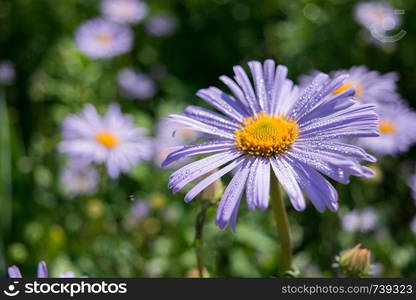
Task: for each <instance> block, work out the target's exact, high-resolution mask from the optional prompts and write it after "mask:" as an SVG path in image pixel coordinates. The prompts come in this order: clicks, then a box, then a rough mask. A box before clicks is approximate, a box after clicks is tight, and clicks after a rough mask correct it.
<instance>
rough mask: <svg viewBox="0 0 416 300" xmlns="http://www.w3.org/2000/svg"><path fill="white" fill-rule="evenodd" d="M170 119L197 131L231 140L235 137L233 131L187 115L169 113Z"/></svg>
mask: <svg viewBox="0 0 416 300" xmlns="http://www.w3.org/2000/svg"><path fill="white" fill-rule="evenodd" d="M169 119H170V120H172V121H173V122H176V123H179V124H181V125H184V126H186V127H187V128H189V129H192V130H195V131H200V132H203V133H208V134H210V135H214V136H219V137H223V138H226V139H231V140H234V139H235V136H234V134H233V133H230V132H227V131H225V130H222V129H220V128H218V127H214V126H210V125H207V124H205V123H202V122H200V121H197V120H194V119H192V118H190V117H187V116H182V115H176V114H173V115H169Z"/></svg>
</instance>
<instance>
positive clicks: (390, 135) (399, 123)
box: [357, 102, 416, 155]
mask: <svg viewBox="0 0 416 300" xmlns="http://www.w3.org/2000/svg"><path fill="white" fill-rule="evenodd" d="M377 113H378V114H379V117H380V122H379V125H378V127H379V129H380V136H379V137H377V138H360V139H358V140H357V144H358V145H359V146H361V147H363V148H365V149H368V150H371V151H372V152H374V153H376V154H379V155H386V154H398V153H402V152H405V151H407V150H408V149H409V148H410V146H411V145H412V144H414V143H415V142H416V131H415V130H409V128H413V127H414V124H415V123H416V113H415V112H414V111H412V110H410V109H409V108H408V107H407V106H405V105H404V104H403V103H400V102H397V103H392V104H385V105H379V106H378V107H377Z"/></svg>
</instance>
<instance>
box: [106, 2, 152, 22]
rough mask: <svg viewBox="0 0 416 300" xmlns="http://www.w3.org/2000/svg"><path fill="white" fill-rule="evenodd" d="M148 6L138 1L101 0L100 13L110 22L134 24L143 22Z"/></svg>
mask: <svg viewBox="0 0 416 300" xmlns="http://www.w3.org/2000/svg"><path fill="white" fill-rule="evenodd" d="M148 10H149V8H148V6H147V4H146V3H144V2H143V1H140V0H103V1H102V3H101V12H102V14H103V15H104V16H105V17H106V18H108V19H109V20H110V21H113V22H116V23H122V24H129V23H130V24H135V23H138V22H140V21H141V20H143V19H144V18H145V17H146V15H147V13H148Z"/></svg>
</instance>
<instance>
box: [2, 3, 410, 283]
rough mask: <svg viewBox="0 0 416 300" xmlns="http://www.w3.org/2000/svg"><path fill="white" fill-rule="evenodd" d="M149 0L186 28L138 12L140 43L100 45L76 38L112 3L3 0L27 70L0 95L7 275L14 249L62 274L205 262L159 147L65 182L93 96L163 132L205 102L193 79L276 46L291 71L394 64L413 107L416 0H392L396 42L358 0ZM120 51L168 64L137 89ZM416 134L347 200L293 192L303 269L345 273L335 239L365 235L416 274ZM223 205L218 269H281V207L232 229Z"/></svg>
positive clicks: (398, 268) (212, 254)
mask: <svg viewBox="0 0 416 300" xmlns="http://www.w3.org/2000/svg"><path fill="white" fill-rule="evenodd" d="M147 2H148V5H149V7H150V14H157V13H159V12H163V13H169V14H171V15H172V16H174V18H175V19H176V22H177V24H176V31H175V32H174V33H173V34H171V35H169V36H166V37H155V36H151V35H149V34H147V33H146V31H145V26H144V23H145V21H143V22H141V23H139V24H136V25H133V26H132V29H133V30H134V33H135V46H134V49H133V51H132V52H131V53H128V54H125V55H122V56H119V57H116V58H113V59H111V60H93V59H90V58H88V57H86V56H84V55H83V54H81V53H80V52H79V51H78V50H77V48H76V46H75V43H74V33H75V31H76V28H77V27H78V26H79V25H80V24H81V23H83V22H84V21H86V20H87V19H90V18H93V17H96V16H98V15H99V14H100V11H99V6H100V1H94V0H88V1H85V0H66V1H56V0H1V1H0V59H7V60H10V61H12V62H14V64H15V66H16V74H17V77H16V80H15V83H14V84H13V85H11V86H8V87H5V88H4V95H5V103H6V105H7V111H6V109H5V107H4V102H2V103H3V104H2V105H3V106H1V107H0V109H1V110H0V163H1V165H0V186H1V189H0V208H1V209H0V221H1V222H0V226H1V227H0V229H1V231H0V234H1V235H0V236H1V238H0V276H6V268H7V266H10V265H13V264H16V265H19V267H20V268H21V270H22V273H24V275H26V276H33V275H34V274H35V269H36V264H37V262H38V261H40V260H45V261H46V262H47V263H48V267H49V269H50V272H51V273H52V275H55V276H56V275H58V274H60V273H62V272H64V271H69V270H72V271H74V272H75V273H76V275H85V276H89V277H159V276H167V277H181V276H186V275H187V274H189V272H190V270H191V269H192V268H194V266H195V258H194V252H193V251H194V250H193V238H194V229H195V228H194V227H195V218H196V215H197V212H198V205H196V204H194V203H192V204H189V205H187V204H185V203H184V202H183V201H182V199H183V196H184V193H183V192H180V193H178V194H177V195H172V194H171V192H170V191H169V190H168V189H167V180H168V176H169V173H170V172H171V171H169V170H162V169H161V168H159V167H158V166H157V165H156V164H154V163H152V162H149V163H144V164H140V165H138V166H137V167H135V168H134V169H133V170H132V171H131V172H129V173H128V174H124V175H122V176H121V177H120V178H119V179H117V180H110V179H109V178H104V179H102V181H103V182H101V183H100V187H99V191H98V192H97V193H96V194H95V195H91V196H78V197H69V196H68V195H67V194H66V193H65V192H64V189H63V186H64V185H65V183H64V182H62V181H61V177H60V174H61V172H62V170H63V169H64V167H65V165H66V161H67V160H66V158H65V157H64V156H63V155H62V154H59V152H58V151H57V144H58V143H59V141H60V139H61V135H60V125H61V122H62V120H63V119H64V118H65V117H66V116H67V115H69V114H72V113H78V112H80V110H81V109H82V107H83V106H84V104H86V103H92V104H94V105H95V106H96V107H97V108H98V109H99V110H100V111H101V112H104V111H105V110H106V108H107V106H108V105H109V104H110V103H112V102H118V103H119V104H120V105H121V107H122V110H123V112H125V113H129V114H132V115H133V116H134V119H135V122H136V124H137V125H139V126H142V127H146V128H148V130H149V134H150V135H151V136H155V135H156V134H157V132H156V128H157V127H156V124H157V122H158V121H159V120H160V119H161V118H163V117H164V116H165V115H166V114H168V113H170V112H177V111H180V110H181V109H183V108H184V107H185V106H186V105H187V104H202V101H200V100H198V98H197V97H196V96H195V92H196V91H197V90H198V89H200V88H204V87H208V86H209V85H216V86H220V84H219V81H218V79H217V78H218V76H219V75H222V74H227V75H229V74H231V72H232V66H233V65H236V64H243V65H245V64H246V62H247V61H249V60H263V59H266V58H273V59H275V60H276V61H277V62H278V63H281V64H284V65H287V66H288V68H289V77H290V78H292V79H294V80H296V78H297V77H298V76H299V75H301V74H304V73H308V72H309V71H310V70H312V69H319V70H321V71H324V72H330V71H333V70H337V69H346V68H349V67H351V66H353V65H367V66H368V67H369V68H370V69H374V70H378V71H380V72H383V73H384V72H390V71H397V72H398V73H399V75H400V80H399V82H398V85H399V92H400V94H401V95H402V96H403V97H404V98H405V99H407V100H408V101H409V105H410V106H413V108H416V99H415V96H414V95H415V94H416V76H415V70H416V55H415V46H416V22H415V20H416V7H415V6H416V2H415V1H413V0H406V1H405V0H398V1H391V4H392V5H393V6H394V7H395V8H400V9H403V10H404V11H405V14H404V15H403V24H402V25H401V28H403V29H404V30H406V32H407V34H406V36H405V37H404V38H402V39H401V40H399V41H397V42H396V43H394V44H388V45H387V46H386V45H384V46H383V45H377V44H375V43H371V42H369V41H368V40H367V39H366V38H365V37H364V36H363V35H364V33H363V29H362V28H361V27H360V26H359V25H358V24H357V23H356V22H354V18H353V7H354V4H355V3H356V1H341V0H326V1H323V0H322V1H319V0H316V1H306V0H303V1H278V0H264V1H258V0H246V1H238V0H215V1H213V0H181V1H179V0H178V1H174V0H170V1H167V0H151V1H147ZM161 66H164V67H163V68H162V67H161ZM124 67H134V68H136V69H138V70H140V71H142V72H144V73H147V74H152V72H153V73H154V72H155V70H160V69H164V70H165V73H166V74H165V75H164V76H163V77H162V78H160V79H157V80H156V84H157V93H156V95H155V96H154V97H153V98H151V99H149V100H145V101H137V100H129V99H125V98H124V97H123V95H122V93H120V91H119V88H118V85H117V73H118V71H119V70H120V69H122V68H124ZM156 77H160V76H156ZM409 130H415V129H414V128H409ZM415 150H416V147H414V148H413V149H411V151H409V152H407V153H406V154H402V155H400V156H387V157H384V158H383V159H381V160H379V162H378V163H377V170H378V176H377V177H376V178H375V179H371V180H368V179H367V180H365V179H357V178H353V179H352V183H351V184H350V185H348V186H343V185H336V188H337V189H338V191H339V194H340V203H341V205H340V210H339V212H338V213H331V212H325V213H323V214H320V213H319V212H317V211H316V210H315V209H314V208H313V207H312V206H311V205H309V207H308V208H307V209H306V210H305V211H304V212H296V211H294V210H293V208H292V207H290V206H289V205H288V210H289V218H290V223H291V228H292V233H293V238H294V247H295V263H294V265H295V267H296V268H297V269H298V270H299V271H300V276H324V277H327V276H337V271H336V270H335V269H334V268H333V267H332V264H333V262H334V257H335V255H336V254H337V253H339V251H341V250H343V249H345V248H350V247H353V246H355V245H356V244H358V243H361V244H362V245H363V247H365V248H368V249H370V250H371V252H372V254H373V261H374V263H376V268H375V270H374V274H375V275H377V276H378V275H380V276H391V277H397V276H407V277H412V276H413V277H414V276H416V247H415V244H416V234H415V233H413V232H412V231H411V227H410V223H411V221H412V219H413V217H414V216H415V215H416V206H415V203H414V201H413V200H412V198H411V192H410V189H409V188H408V186H407V184H406V180H407V176H408V173H409V172H411V171H412V170H413V169H414V167H415V162H414V160H413V159H414V158H415V154H416V151H415ZM135 201H141V202H144V203H147V204H148V205H149V212H148V214H146V215H145V216H144V217H142V218H138V219H134V217H132V207H133V205H134V203H135ZM286 202H288V201H286ZM368 207H371V208H372V209H374V212H375V214H376V216H377V221H376V222H375V224H374V226H372V227H371V228H370V229H368V230H364V231H361V232H349V231H347V230H346V229H345V228H344V227H343V226H342V222H341V220H342V216H343V215H345V214H346V213H348V212H350V211H351V210H353V209H363V208H368ZM214 212H215V209H214V208H211V209H210V210H209V214H208V220H207V227H206V235H205V255H206V265H207V269H208V271H209V272H210V274H211V276H221V277H226V276H240V277H241V276H243V277H244V276H274V275H275V274H276V270H277V267H278V265H279V255H278V253H279V247H278V244H277V239H276V233H275V228H274V222H273V219H272V215H271V213H270V211H266V212H261V211H256V212H250V213H248V212H247V209H246V207H245V205H243V206H242V209H241V210H240V214H239V221H238V225H237V232H236V233H235V234H233V233H231V232H230V231H229V230H227V231H225V232H223V231H221V230H219V229H218V228H216V227H215V226H214V222H213V215H214Z"/></svg>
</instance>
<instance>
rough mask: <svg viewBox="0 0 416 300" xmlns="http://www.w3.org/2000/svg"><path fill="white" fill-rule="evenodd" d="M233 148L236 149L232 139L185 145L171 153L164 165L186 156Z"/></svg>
mask: <svg viewBox="0 0 416 300" xmlns="http://www.w3.org/2000/svg"><path fill="white" fill-rule="evenodd" d="M231 149H235V142H233V141H230V140H210V141H205V142H202V143H199V144H196V145H189V146H184V147H181V148H180V149H178V150H176V151H173V152H172V153H170V154H169V155H168V156H167V157H166V159H165V161H164V162H163V163H162V167H166V166H167V165H169V164H171V163H173V162H175V161H177V160H180V159H182V158H185V157H189V156H195V155H200V154H204V153H211V152H218V151H223V150H231Z"/></svg>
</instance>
